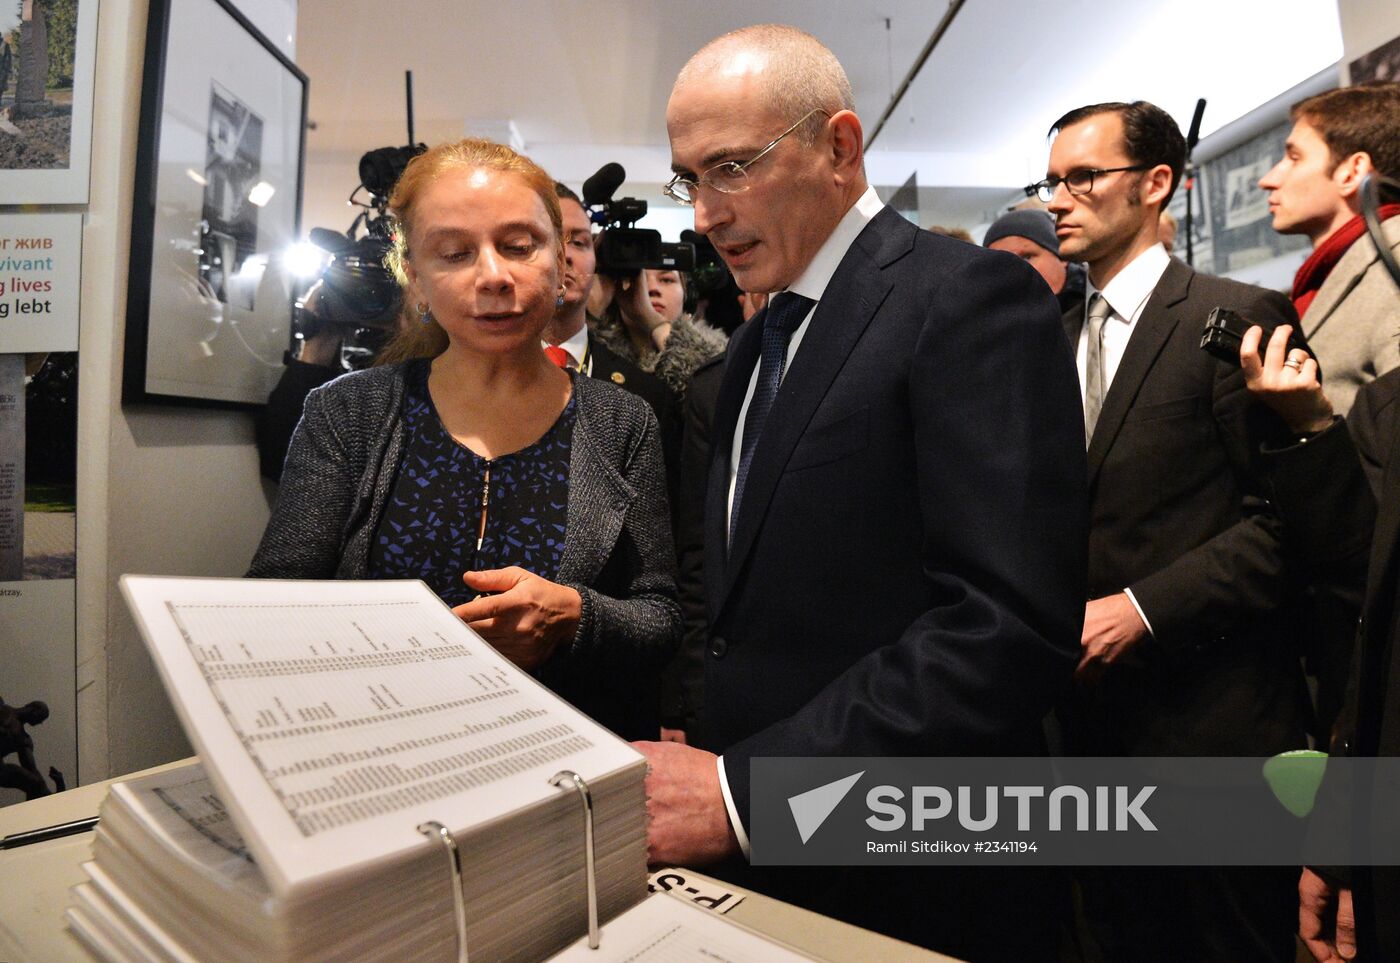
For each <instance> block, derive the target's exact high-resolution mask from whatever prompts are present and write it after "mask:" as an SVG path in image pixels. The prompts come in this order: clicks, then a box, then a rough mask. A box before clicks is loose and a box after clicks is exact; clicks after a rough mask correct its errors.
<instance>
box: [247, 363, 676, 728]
mask: <svg viewBox="0 0 1400 963" xmlns="http://www.w3.org/2000/svg"><path fill="white" fill-rule="evenodd" d="M421 363H424V362H408V363H407V364H406V365H386V366H384V367H379V368H371V369H369V370H367V371H359V372H354V373H352V374H347V375H345V376H343V377H340V378H337V379H336V380H334V381H332V382H330V383H329V384H327V385H324V386H322V387H320V388H318V389H316V390H315V391H313V392H311V394H310V395H308V396H307V399H306V408H305V412H304V413H303V415H302V419H301V423H300V424H299V425H298V426H297V429H296V433H295V434H294V435H293V436H292V444H291V448H290V449H289V450H288V452H287V462H286V466H285V468H284V469H283V473H282V488H281V492H280V493H279V496H278V499H277V504H276V505H275V506H274V508H273V510H272V518H271V519H270V520H269V522H268V525H267V531H266V532H265V533H264V534H263V538H262V543H261V544H260V545H259V546H258V550H257V553H256V554H255V555H254V556H253V562H252V565H251V566H250V568H249V570H248V576H249V577H250V578H296V579H327V578H343V579H356V578H364V577H365V574H366V567H367V562H368V558H369V550H370V545H371V541H372V539H373V538H374V534H375V532H376V530H377V529H378V527H379V523H380V520H381V519H382V517H383V515H384V508H385V505H386V504H387V502H388V500H389V498H390V496H391V494H392V493H393V489H394V481H395V477H396V475H397V473H398V467H399V463H400V461H401V460H402V457H403V445H404V427H403V418H402V411H403V398H404V388H405V385H406V383H407V371H408V366H409V365H412V364H421ZM574 396H575V398H576V400H577V418H576V420H575V423H574V433H573V442H572V445H571V454H570V462H569V506H568V515H567V523H566V528H565V535H564V553H563V556H562V557H561V558H560V561H559V571H558V572H557V573H556V574H555V577H554V581H556V582H558V583H560V584H562V585H568V586H570V587H572V588H574V589H576V590H577V591H578V593H579V595H580V596H582V598H583V617H582V619H581V620H580V621H579V627H578V632H577V633H576V634H575V636H574V640H573V643H572V644H571V645H569V646H567V647H564V646H561V647H560V649H559V651H558V652H557V653H556V655H555V656H554V657H553V658H552V659H551V660H550V661H549V663H547V664H546V665H545V666H543V667H541V669H540V670H539V671H538V675H539V677H540V679H541V681H543V682H545V684H547V685H549V686H550V688H552V689H554V690H555V691H556V692H559V693H560V694H561V695H563V696H564V697H565V698H567V699H569V700H570V701H571V702H573V703H574V704H575V705H577V706H578V707H579V708H581V709H583V710H584V711H585V712H587V713H589V714H590V715H592V716H593V717H594V718H595V719H597V720H598V721H599V722H602V723H603V724H604V725H607V726H609V727H610V728H612V729H613V730H614V731H615V732H617V733H618V734H619V735H622V736H624V737H625V738H632V739H635V738H647V739H655V738H657V728H656V727H657V725H658V724H659V717H658V715H657V706H656V691H655V690H656V679H657V677H658V675H659V672H660V670H661V668H662V667H663V666H664V665H665V664H666V662H667V661H668V660H669V659H670V657H671V655H672V653H673V652H674V651H675V647H676V645H677V643H678V642H679V639H680V632H681V614H680V609H679V607H678V606H677V604H676V586H675V553H674V551H673V549H672V545H671V521H670V515H669V512H668V509H667V505H666V476H665V470H664V468H663V466H662V459H661V446H660V443H659V441H658V432H657V426H656V418H655V416H654V415H653V414H652V411H651V408H650V407H648V405H647V404H646V402H644V401H642V400H641V399H640V398H638V397H636V396H634V395H631V394H629V393H627V392H626V391H623V390H622V389H620V388H618V387H617V386H616V385H613V384H609V383H607V382H603V381H596V380H594V379H592V378H587V377H582V376H579V377H576V378H575V379H574Z"/></svg>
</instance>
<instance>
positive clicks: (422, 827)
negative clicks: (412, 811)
mask: <svg viewBox="0 0 1400 963" xmlns="http://www.w3.org/2000/svg"><path fill="white" fill-rule="evenodd" d="M418 831H419V832H420V833H422V834H423V835H424V836H427V837H428V838H429V839H431V838H432V837H434V836H436V837H437V838H438V839H440V840H442V844H443V846H445V847H446V848H447V865H448V868H449V869H450V870H451V871H452V879H451V883H452V914H453V917H454V918H455V919H456V921H457V963H467V906H466V902H465V900H464V899H463V897H462V854H461V851H460V850H458V849H457V841H456V840H455V839H453V838H452V834H451V833H449V832H448V831H447V827H446V826H444V825H443V824H442V823H440V822H438V821H437V820H436V819H430V820H428V821H427V822H425V823H419V824H418Z"/></svg>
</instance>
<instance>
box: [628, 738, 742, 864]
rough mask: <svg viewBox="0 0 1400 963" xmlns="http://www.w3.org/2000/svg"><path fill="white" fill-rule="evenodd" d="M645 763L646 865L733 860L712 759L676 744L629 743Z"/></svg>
mask: <svg viewBox="0 0 1400 963" xmlns="http://www.w3.org/2000/svg"><path fill="white" fill-rule="evenodd" d="M632 745H633V746H634V747H635V748H636V749H637V750H638V751H640V752H641V753H642V755H644V756H646V757H647V762H648V763H649V764H650V766H651V770H650V772H649V773H648V774H647V815H648V816H649V817H650V820H649V821H648V823H647V862H648V863H651V864H652V865H662V866H703V865H705V864H706V863H716V862H719V861H720V860H722V859H726V858H728V857H730V856H734V855H736V854H738V852H739V839H738V837H736V836H735V835H734V828H733V827H732V826H730V825H729V812H728V810H726V809H725V807H724V793H723V792H722V791H721V790H720V788H719V768H718V761H717V757H716V756H715V754H714V753H712V752H705V751H704V750H702V749H692V748H691V747H690V746H683V745H681V744H679V743H675V742H634V743H632Z"/></svg>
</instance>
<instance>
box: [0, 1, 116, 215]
mask: <svg viewBox="0 0 1400 963" xmlns="http://www.w3.org/2000/svg"><path fill="white" fill-rule="evenodd" d="M96 8H97V0H6V2H3V3H0V197H4V198H5V203H7V204H9V203H36V204H45V203H48V204H80V203H85V202H86V201H87V196H88V159H89V158H88V151H89V146H90V144H91V135H92V83H93V79H92V78H93V53H94V47H95V40H96V24H97V10H96Z"/></svg>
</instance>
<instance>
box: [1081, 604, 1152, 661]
mask: <svg viewBox="0 0 1400 963" xmlns="http://www.w3.org/2000/svg"><path fill="white" fill-rule="evenodd" d="M1146 635H1147V626H1146V625H1144V624H1143V621H1142V616H1140V615H1138V611H1137V608H1136V607H1135V606H1134V605H1133V603H1132V602H1131V601H1130V600H1129V599H1128V593H1126V592H1119V593H1118V594H1117V595H1110V596H1107V597H1106V598H1101V599H1093V600H1092V601H1090V602H1089V604H1088V605H1086V606H1084V634H1083V635H1082V636H1081V637H1080V640H1079V645H1080V650H1081V651H1080V657H1079V667H1078V668H1077V669H1075V670H1074V676H1075V678H1076V679H1079V680H1081V681H1097V679H1098V677H1099V676H1101V675H1103V672H1104V669H1106V668H1107V667H1108V666H1110V665H1112V664H1113V663H1114V662H1117V661H1118V660H1119V659H1121V658H1122V657H1123V654H1124V653H1125V652H1127V651H1128V650H1129V649H1131V648H1132V647H1133V646H1135V645H1137V644H1138V643H1139V642H1141V641H1142V639H1143V638H1144V637H1145V636H1146Z"/></svg>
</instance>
